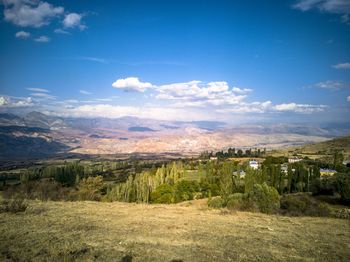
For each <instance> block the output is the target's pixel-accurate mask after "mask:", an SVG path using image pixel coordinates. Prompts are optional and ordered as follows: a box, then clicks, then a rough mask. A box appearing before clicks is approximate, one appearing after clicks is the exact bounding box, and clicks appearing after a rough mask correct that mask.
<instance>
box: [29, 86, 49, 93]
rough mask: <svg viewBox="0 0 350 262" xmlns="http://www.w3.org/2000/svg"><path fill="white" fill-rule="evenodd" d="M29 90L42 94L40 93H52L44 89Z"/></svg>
mask: <svg viewBox="0 0 350 262" xmlns="http://www.w3.org/2000/svg"><path fill="white" fill-rule="evenodd" d="M27 90H29V91H33V92H40V93H50V91H49V90H47V89H44V88H36V87H29V88H27Z"/></svg>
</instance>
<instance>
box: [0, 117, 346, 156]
mask: <svg viewBox="0 0 350 262" xmlns="http://www.w3.org/2000/svg"><path fill="white" fill-rule="evenodd" d="M349 133H350V126H349V125H346V124H342V125H340V124H334V125H328V126H315V125H305V124H299V125H298V124H246V125H229V124H227V123H224V122H219V121H193V122H181V121H162V120H153V119H142V118H137V117H121V118H115V119H111V118H72V117H60V116H53V115H47V114H44V113H41V112H35V111H34V112H30V113H28V114H26V115H23V116H19V115H14V114H9V113H2V114H0V159H7V160H11V159H31V158H41V157H50V156H55V155H58V154H66V153H79V154H87V155H91V154H133V153H145V154H159V153H177V154H181V155H195V154H198V153H200V152H202V151H205V150H222V149H225V148H228V147H238V148H246V147H266V148H277V147H284V146H290V145H302V144H307V143H312V142H321V141H325V140H327V139H331V138H334V137H339V136H343V135H347V134H349Z"/></svg>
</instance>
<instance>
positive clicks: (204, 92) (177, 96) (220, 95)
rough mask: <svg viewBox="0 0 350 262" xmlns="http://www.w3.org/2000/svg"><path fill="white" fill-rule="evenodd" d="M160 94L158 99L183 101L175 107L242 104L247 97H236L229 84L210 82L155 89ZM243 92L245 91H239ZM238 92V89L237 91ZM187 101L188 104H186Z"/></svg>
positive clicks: (191, 82) (195, 81)
mask: <svg viewBox="0 0 350 262" xmlns="http://www.w3.org/2000/svg"><path fill="white" fill-rule="evenodd" d="M238 89H239V88H238ZM154 90H155V91H156V92H158V94H157V95H156V98H158V99H167V100H175V101H176V100H182V102H181V103H176V104H175V106H177V107H179V106H181V105H183V106H186V105H188V106H192V107H194V106H200V107H202V106H204V105H212V106H223V105H233V104H238V103H240V102H241V101H242V100H243V99H244V98H245V97H246V96H245V95H236V94H235V92H234V91H233V90H230V89H229V86H228V84H227V82H224V81H222V82H209V83H207V84H205V83H202V82H201V81H197V80H193V81H190V82H185V83H174V84H167V85H161V86H157V87H155V88H154ZM239 90H240V91H242V90H243V89H239ZM236 91H237V89H236ZM184 101H186V103H185V102H184Z"/></svg>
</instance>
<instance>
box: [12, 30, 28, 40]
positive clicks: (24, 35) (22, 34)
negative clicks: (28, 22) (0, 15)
mask: <svg viewBox="0 0 350 262" xmlns="http://www.w3.org/2000/svg"><path fill="white" fill-rule="evenodd" d="M15 36H16V37H17V38H21V39H26V38H28V37H30V33H29V32H25V31H19V32H17V33H16V34H15Z"/></svg>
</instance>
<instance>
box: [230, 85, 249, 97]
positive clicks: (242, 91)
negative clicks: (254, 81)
mask: <svg viewBox="0 0 350 262" xmlns="http://www.w3.org/2000/svg"><path fill="white" fill-rule="evenodd" d="M232 91H233V92H234V93H236V94H239V95H246V94H249V93H251V92H253V90H252V89H248V88H244V89H240V88H239V87H234V88H232Z"/></svg>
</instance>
